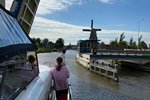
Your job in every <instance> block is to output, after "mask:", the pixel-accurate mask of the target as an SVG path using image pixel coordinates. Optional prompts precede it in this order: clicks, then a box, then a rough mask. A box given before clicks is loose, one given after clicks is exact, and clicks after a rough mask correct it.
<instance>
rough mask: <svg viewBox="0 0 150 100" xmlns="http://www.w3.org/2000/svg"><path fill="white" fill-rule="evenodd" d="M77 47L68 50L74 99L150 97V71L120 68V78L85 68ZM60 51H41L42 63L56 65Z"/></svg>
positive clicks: (140, 99) (137, 99) (136, 99)
mask: <svg viewBox="0 0 150 100" xmlns="http://www.w3.org/2000/svg"><path fill="white" fill-rule="evenodd" d="M76 54H77V51H75V50H68V51H67V52H66V64H67V65H68V69H69V71H70V79H69V81H70V83H71V90H72V98H73V100H150V73H146V72H142V71H137V70H131V69H127V68H120V69H119V82H118V83H117V82H114V81H113V80H111V79H108V78H105V77H103V76H100V75H98V74H95V73H93V72H90V71H89V70H87V69H85V68H83V67H82V66H81V65H79V64H77V63H76V62H75V56H76ZM58 55H59V53H58V52H53V53H41V54H38V59H39V63H40V64H45V65H48V66H50V67H52V66H54V65H55V62H56V61H55V59H56V57H57V56H58Z"/></svg>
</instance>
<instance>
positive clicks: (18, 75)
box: [0, 5, 71, 100]
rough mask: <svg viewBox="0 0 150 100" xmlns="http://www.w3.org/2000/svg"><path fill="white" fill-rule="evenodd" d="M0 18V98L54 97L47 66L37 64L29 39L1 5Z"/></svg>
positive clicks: (31, 99) (32, 99)
mask: <svg viewBox="0 0 150 100" xmlns="http://www.w3.org/2000/svg"><path fill="white" fill-rule="evenodd" d="M0 21H1V23H0V100H47V99H48V97H49V98H50V100H56V96H55V92H54V89H53V88H52V87H53V84H52V83H53V82H52V77H51V75H50V67H48V66H46V65H40V64H39V63H38V59H37V53H36V47H35V45H34V43H33V42H32V40H31V38H30V37H29V36H28V35H27V34H26V33H25V31H24V30H23V29H22V27H21V26H20V25H19V23H18V21H17V20H16V19H15V18H14V17H13V16H12V15H11V14H10V12H9V11H7V10H6V9H5V8H3V7H2V6H1V5H0ZM70 91H71V90H70ZM68 95H69V97H71V92H69V94H68Z"/></svg>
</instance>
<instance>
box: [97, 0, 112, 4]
mask: <svg viewBox="0 0 150 100" xmlns="http://www.w3.org/2000/svg"><path fill="white" fill-rule="evenodd" d="M98 1H100V2H102V3H106V4H111V3H112V2H113V1H114V0H98Z"/></svg>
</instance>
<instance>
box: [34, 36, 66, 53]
mask: <svg viewBox="0 0 150 100" xmlns="http://www.w3.org/2000/svg"><path fill="white" fill-rule="evenodd" d="M32 40H33V42H34V44H35V45H36V47H37V52H38V53H44V52H52V51H59V50H62V49H63V48H64V40H63V39H62V38H59V39H58V40H57V41H56V43H53V42H51V41H49V40H48V39H47V38H46V39H43V40H41V39H40V38H32Z"/></svg>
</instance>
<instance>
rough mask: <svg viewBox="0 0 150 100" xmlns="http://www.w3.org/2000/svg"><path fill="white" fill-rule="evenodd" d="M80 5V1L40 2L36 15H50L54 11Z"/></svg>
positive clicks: (51, 0)
mask: <svg viewBox="0 0 150 100" xmlns="http://www.w3.org/2000/svg"><path fill="white" fill-rule="evenodd" d="M80 4H82V0H41V1H40V4H39V8H38V11H37V14H39V15H46V14H51V13H53V12H56V11H61V10H66V9H68V7H70V6H72V5H80Z"/></svg>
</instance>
